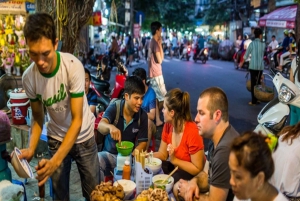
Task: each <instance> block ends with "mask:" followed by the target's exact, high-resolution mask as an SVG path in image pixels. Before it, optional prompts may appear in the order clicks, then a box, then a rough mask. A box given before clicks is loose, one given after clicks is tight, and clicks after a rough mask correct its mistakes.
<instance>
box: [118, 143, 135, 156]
mask: <svg viewBox="0 0 300 201" xmlns="http://www.w3.org/2000/svg"><path fill="white" fill-rule="evenodd" d="M133 146H134V144H133V143H132V142H129V141H122V142H121V143H119V142H118V143H116V147H117V151H118V153H120V154H121V155H122V156H129V155H130V154H131V153H132V149H133Z"/></svg>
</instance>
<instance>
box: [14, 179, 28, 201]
mask: <svg viewBox="0 0 300 201" xmlns="http://www.w3.org/2000/svg"><path fill="white" fill-rule="evenodd" d="M12 183H13V184H17V185H20V186H23V188H24V201H27V196H26V189H25V185H24V183H23V182H21V181H18V180H14V179H13V180H12Z"/></svg>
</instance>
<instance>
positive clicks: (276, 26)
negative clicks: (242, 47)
mask: <svg viewBox="0 0 300 201" xmlns="http://www.w3.org/2000/svg"><path fill="white" fill-rule="evenodd" d="M296 13H297V5H290V6H285V7H281V8H278V9H276V10H274V11H273V12H271V13H269V14H266V15H264V16H263V17H261V18H260V19H259V26H260V27H266V38H267V42H269V41H270V40H271V37H272V35H275V36H276V39H277V41H278V42H281V41H282V40H283V38H284V35H283V30H285V29H294V28H295V27H296V24H295V23H296V22H295V19H296Z"/></svg>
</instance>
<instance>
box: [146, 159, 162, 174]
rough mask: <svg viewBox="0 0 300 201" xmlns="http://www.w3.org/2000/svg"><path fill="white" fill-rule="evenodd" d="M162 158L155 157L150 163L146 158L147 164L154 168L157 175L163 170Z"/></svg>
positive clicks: (151, 168) (153, 170)
mask: <svg viewBox="0 0 300 201" xmlns="http://www.w3.org/2000/svg"><path fill="white" fill-rule="evenodd" d="M161 163H162V162H161V160H160V159H159V158H153V160H152V163H148V161H147V160H146V164H145V166H146V167H148V168H149V169H150V170H152V172H153V175H156V174H157V173H159V171H160V170H161Z"/></svg>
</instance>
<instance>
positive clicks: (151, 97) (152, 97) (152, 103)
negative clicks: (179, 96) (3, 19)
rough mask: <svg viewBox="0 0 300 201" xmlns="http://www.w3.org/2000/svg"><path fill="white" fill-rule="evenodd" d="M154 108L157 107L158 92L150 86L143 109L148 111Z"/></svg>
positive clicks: (144, 99)
mask: <svg viewBox="0 0 300 201" xmlns="http://www.w3.org/2000/svg"><path fill="white" fill-rule="evenodd" d="M153 108H156V94H155V91H154V90H153V89H152V88H151V87H148V90H147V92H146V93H145V95H144V98H143V103H142V109H143V110H144V111H145V112H146V113H148V112H150V110H151V109H153Z"/></svg>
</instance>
